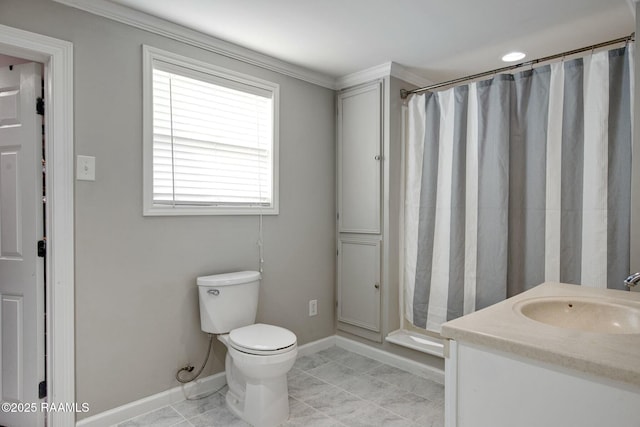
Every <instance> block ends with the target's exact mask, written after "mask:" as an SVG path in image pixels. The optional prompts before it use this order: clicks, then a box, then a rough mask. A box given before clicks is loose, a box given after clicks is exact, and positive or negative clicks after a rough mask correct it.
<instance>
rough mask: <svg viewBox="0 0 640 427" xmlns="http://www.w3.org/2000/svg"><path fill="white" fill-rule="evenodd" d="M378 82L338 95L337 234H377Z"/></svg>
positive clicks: (379, 117)
mask: <svg viewBox="0 0 640 427" xmlns="http://www.w3.org/2000/svg"><path fill="white" fill-rule="evenodd" d="M381 85H382V83H381V82H375V83H372V84H368V85H366V86H362V87H358V88H356V89H352V90H348V91H345V92H342V93H340V94H339V95H338V165H337V166H338V215H339V217H338V231H339V232H341V233H372V234H379V233H380V210H381V206H380V170H381V169H380V168H381V164H382V162H381V160H382V157H381V146H382V145H381V137H382V132H381V128H382V118H381V111H382V110H381V96H382V91H381Z"/></svg>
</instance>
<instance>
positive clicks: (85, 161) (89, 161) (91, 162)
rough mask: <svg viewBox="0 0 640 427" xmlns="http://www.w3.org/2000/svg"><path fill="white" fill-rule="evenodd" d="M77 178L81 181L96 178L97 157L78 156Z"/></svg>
mask: <svg viewBox="0 0 640 427" xmlns="http://www.w3.org/2000/svg"><path fill="white" fill-rule="evenodd" d="M76 179H78V180H79V181H95V180H96V158H95V157H92V156H78V159H77V163H76Z"/></svg>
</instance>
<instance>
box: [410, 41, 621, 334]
mask: <svg viewBox="0 0 640 427" xmlns="http://www.w3.org/2000/svg"><path fill="white" fill-rule="evenodd" d="M630 49H631V46H627V47H625V48H621V49H615V50H610V51H606V52H599V53H595V54H592V55H589V56H587V57H584V58H580V59H574V60H570V61H564V62H562V63H556V64H552V65H547V66H544V67H540V68H537V69H534V70H527V71H524V72H520V73H517V74H513V75H511V74H508V75H498V76H495V77H494V78H492V79H490V80H486V81H482V82H477V83H472V84H469V85H465V86H458V87H455V88H452V89H449V90H446V91H442V92H437V93H425V94H423V95H414V96H413V97H412V98H411V99H410V100H409V104H408V124H407V126H408V128H407V130H408V132H407V142H406V144H407V145H406V151H405V205H404V230H403V238H404V266H403V288H404V302H405V315H406V317H407V319H408V320H409V321H410V322H411V323H412V324H414V325H415V326H417V327H420V328H425V329H428V330H431V331H435V332H439V331H440V326H441V324H442V323H444V322H445V321H447V320H451V319H454V318H456V317H459V316H461V315H463V314H467V313H470V312H473V311H475V310H477V309H481V308H484V307H487V306H489V305H491V304H494V303H496V302H499V301H501V300H504V299H505V298H508V297H510V296H512V295H515V294H517V293H519V292H522V291H524V290H527V289H529V288H531V287H533V286H536V285H538V284H540V283H543V282H545V281H560V282H565V283H574V284H582V285H586V286H593V287H609V288H620V289H621V288H623V285H622V281H623V280H624V278H625V277H626V276H627V275H628V274H629V233H630V228H629V222H630V195H631V184H630V182H631V134H632V131H631V126H632V111H631V89H632V88H631V84H632V81H633V76H632V72H633V70H632V65H631V64H632V63H633V61H632V59H631V52H630Z"/></svg>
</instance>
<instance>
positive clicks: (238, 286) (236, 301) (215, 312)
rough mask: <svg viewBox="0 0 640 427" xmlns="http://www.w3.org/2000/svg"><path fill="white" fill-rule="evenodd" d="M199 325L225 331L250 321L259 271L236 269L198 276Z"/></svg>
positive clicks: (209, 330) (255, 307)
mask: <svg viewBox="0 0 640 427" xmlns="http://www.w3.org/2000/svg"><path fill="white" fill-rule="evenodd" d="M197 283H198V296H199V299H200V327H201V329H202V330H203V331H204V332H207V333H210V334H226V333H229V332H231V331H232V330H233V329H237V328H240V327H242V326H248V325H252V324H253V323H255V321H256V312H257V310H258V288H259V286H260V273H258V272H257V271H239V272H235V273H225V274H214V275H211V276H203V277H198V280H197Z"/></svg>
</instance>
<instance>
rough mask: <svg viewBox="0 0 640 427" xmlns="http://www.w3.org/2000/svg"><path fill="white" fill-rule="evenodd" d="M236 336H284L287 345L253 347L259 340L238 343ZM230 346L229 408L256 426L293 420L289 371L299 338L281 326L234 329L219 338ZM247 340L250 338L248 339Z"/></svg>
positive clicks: (261, 337)
mask: <svg viewBox="0 0 640 427" xmlns="http://www.w3.org/2000/svg"><path fill="white" fill-rule="evenodd" d="M236 333H242V334H244V335H247V336H249V335H251V334H255V335H256V337H260V339H262V340H263V341H265V337H267V336H273V335H281V339H280V341H281V342H284V341H285V340H286V345H284V346H281V344H277V345H273V346H271V348H272V349H265V346H264V345H252V344H251V342H257V341H255V340H252V341H249V340H246V341H242V344H239V343H238V338H237V337H236ZM218 339H219V340H220V341H222V342H223V343H224V344H225V346H227V357H226V359H225V373H226V376H227V385H228V387H229V390H228V391H227V396H226V400H227V405H228V406H229V409H231V411H232V412H233V413H234V414H236V415H237V416H238V417H240V418H242V419H244V420H245V421H247V422H248V423H250V424H251V425H254V426H265V427H266V426H277V425H280V424H282V423H283V422H285V421H286V420H287V419H288V417H289V393H288V390H287V372H289V371H290V370H291V367H292V366H293V364H294V363H295V361H296V356H297V355H298V349H297V344H296V338H295V335H294V334H293V333H292V332H290V331H288V330H286V329H284V328H279V327H277V326H271V325H264V324H260V323H258V324H255V325H250V326H245V327H243V328H239V329H234V330H233V331H231V333H230V334H224V335H220V336H218ZM245 339H246V338H245Z"/></svg>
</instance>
